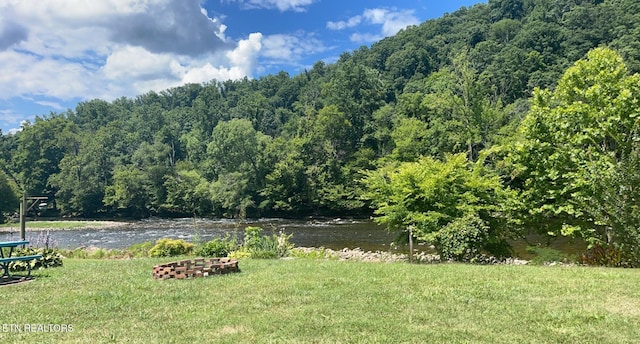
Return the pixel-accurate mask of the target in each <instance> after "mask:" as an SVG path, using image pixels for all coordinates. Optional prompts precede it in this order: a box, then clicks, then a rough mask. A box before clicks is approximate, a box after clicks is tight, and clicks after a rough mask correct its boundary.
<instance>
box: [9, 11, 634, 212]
mask: <svg viewBox="0 0 640 344" xmlns="http://www.w3.org/2000/svg"><path fill="white" fill-rule="evenodd" d="M638 13H640V2H638V1H634V0H615V1H614V0H609V1H598V0H590V1H580V0H495V1H494V0H491V1H489V3H488V4H478V5H475V6H473V7H470V8H462V9H460V10H458V11H456V12H454V13H451V14H446V15H444V16H443V17H441V18H439V19H435V20H430V21H427V22H425V23H423V24H421V25H419V26H414V27H409V28H407V29H405V30H403V31H401V32H400V33H398V34H397V35H396V36H394V37H390V38H386V39H384V40H382V41H380V42H378V43H375V44H374V45H372V46H371V47H362V48H360V49H358V50H357V51H353V52H350V53H349V52H345V53H344V54H343V55H342V56H341V57H340V58H339V60H338V61H337V62H336V63H332V64H325V63H323V62H317V63H316V64H315V65H314V66H313V68H311V69H310V70H307V71H304V72H303V73H300V74H299V75H295V76H290V75H288V74H287V73H285V72H281V73H279V74H276V75H269V76H265V77H261V78H259V79H243V80H237V81H216V80H212V81H211V82H209V83H207V84H188V85H184V86H182V87H177V88H172V89H168V90H165V91H162V92H159V93H156V92H150V93H147V94H143V95H140V96H137V97H135V98H124V97H123V98H119V99H116V100H114V101H111V102H107V101H104V100H100V99H95V100H90V101H86V102H82V103H80V104H78V106H77V107H76V108H75V109H73V110H68V111H66V112H61V113H51V114H48V115H43V116H41V117H38V118H36V120H35V121H34V122H33V123H29V124H26V125H24V127H23V130H22V131H21V132H19V133H17V134H14V135H7V134H5V135H0V167H1V169H0V170H1V171H2V172H0V192H1V195H2V197H1V198H2V199H1V200H0V210H2V211H3V212H5V213H8V212H13V211H14V210H16V208H17V205H18V202H17V196H16V195H20V194H21V193H22V191H21V189H20V188H23V190H24V192H26V194H28V195H38V196H40V195H44V196H48V197H49V198H50V201H49V206H50V207H53V208H54V210H55V211H57V212H59V214H60V215H74V216H99V215H109V216H113V215H119V216H134V217H140V216H149V215H156V214H157V215H197V216H302V215H318V214H324V215H338V214H339V215H345V214H347V215H370V214H371V213H372V211H373V210H372V209H378V208H379V206H380V204H379V202H380V200H377V201H373V200H372V197H371V196H369V197H363V196H366V194H367V190H366V188H367V186H366V185H367V184H366V183H363V182H362V181H363V178H365V177H366V176H368V175H369V174H368V173H369V172H368V171H374V170H376V169H378V168H382V167H383V166H389V165H394V164H395V165H399V164H400V163H407V162H416V161H419V160H420V159H424V158H421V157H429V158H430V159H436V160H442V159H444V158H445V157H446V156H448V154H457V153H462V154H464V155H465V156H466V158H467V160H468V161H469V162H471V163H475V162H477V161H479V159H481V158H482V159H484V157H485V155H486V154H484V153H483V152H487V150H488V149H491V148H492V147H494V146H496V145H498V144H506V143H507V142H511V141H510V140H517V138H516V137H515V136H514V134H515V133H516V128H518V127H519V126H520V124H521V122H522V119H523V118H524V117H525V115H526V114H527V113H528V112H529V109H530V97H531V95H532V91H533V90H534V89H535V88H536V87H540V88H543V89H550V90H553V89H554V88H555V86H556V84H557V83H558V81H559V80H560V78H561V76H562V75H563V73H564V72H565V70H567V68H569V67H570V66H571V65H572V64H573V63H574V62H575V61H577V60H579V59H583V58H585V56H586V54H587V52H588V51H590V50H591V49H593V48H596V47H600V46H606V47H608V48H611V49H612V50H615V51H616V52H617V53H618V54H619V55H620V56H621V57H622V58H623V59H624V62H625V64H626V67H627V68H628V71H629V73H634V72H638V71H639V70H640V16H638V15H637V14H638ZM0 134H1V133H0ZM492 159H493V160H492ZM489 160H490V161H487V162H486V163H485V164H486V165H487V166H489V167H491V168H492V169H494V170H495V171H497V172H496V173H498V174H499V175H500V176H501V177H500V178H501V180H502V181H503V182H506V183H514V180H515V179H513V178H511V177H509V176H512V174H513V173H514V171H513V170H509V169H508V168H505V167H504V164H501V161H502V160H501V157H500V156H499V155H497V156H496V155H493V158H491V159H489ZM421 161H422V160H421ZM501 168H502V169H501ZM510 186H513V187H516V186H517V185H515V184H514V185H510ZM371 202H374V203H376V206H372V203H371Z"/></svg>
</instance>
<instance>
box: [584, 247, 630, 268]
mask: <svg viewBox="0 0 640 344" xmlns="http://www.w3.org/2000/svg"><path fill="white" fill-rule="evenodd" d="M579 261H580V263H582V264H586V265H598V266H608V267H637V266H638V265H639V264H638V263H637V261H635V260H634V259H631V258H630V257H628V256H627V255H625V254H624V251H623V250H621V249H620V248H618V247H617V246H616V245H612V244H610V245H606V244H602V245H600V244H596V245H594V246H593V247H591V248H589V249H588V250H587V252H585V253H584V254H582V256H580V258H579Z"/></svg>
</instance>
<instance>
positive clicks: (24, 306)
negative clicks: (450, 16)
mask: <svg viewBox="0 0 640 344" xmlns="http://www.w3.org/2000/svg"><path fill="white" fill-rule="evenodd" d="M172 260H175V258H173V259H172V258H164V259H162V258H160V259H151V258H145V259H133V260H75V259H66V260H65V261H64V266H63V267H59V268H53V269H48V270H41V271H35V272H34V275H35V276H36V277H37V278H36V280H34V281H30V282H26V283H21V284H15V285H7V286H2V287H0V301H1V302H0V305H1V307H0V322H1V323H4V324H66V325H71V326H72V327H73V332H67V333H25V332H22V333H16V332H4V333H3V332H1V331H0V343H11V342H20V343H62V342H64V343H89V342H91V343H105V342H128V343H265V342H294V343H340V342H342V343H634V342H636V343H637V341H638V339H639V338H640V325H639V324H640V270H625V269H610V268H583V267H540V266H477V265H475V266H474V265H463V264H437V265H409V264H404V263H362V262H344V261H335V260H314V259H302V258H298V259H290V260H253V259H245V260H241V261H240V268H241V269H242V272H241V273H238V274H232V275H225V276H214V277H209V278H200V279H190V280H164V281H163V280H154V279H152V277H151V270H152V267H153V265H154V264H157V263H162V262H168V261H172Z"/></svg>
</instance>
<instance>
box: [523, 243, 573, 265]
mask: <svg viewBox="0 0 640 344" xmlns="http://www.w3.org/2000/svg"><path fill="white" fill-rule="evenodd" d="M526 250H527V252H528V253H531V254H533V255H534V257H533V258H532V259H530V260H529V264H533V265H544V264H547V263H553V262H559V263H570V262H572V261H574V260H575V257H574V258H571V257H569V256H567V254H565V253H563V252H561V251H559V250H556V249H553V248H551V247H545V246H528V247H527V248H526Z"/></svg>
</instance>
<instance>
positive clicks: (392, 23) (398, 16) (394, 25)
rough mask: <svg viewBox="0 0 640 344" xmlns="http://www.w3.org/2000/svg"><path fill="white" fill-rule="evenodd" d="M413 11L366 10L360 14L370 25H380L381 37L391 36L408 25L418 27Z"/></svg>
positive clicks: (418, 22)
mask: <svg viewBox="0 0 640 344" xmlns="http://www.w3.org/2000/svg"><path fill="white" fill-rule="evenodd" d="M413 13H414V10H401V11H397V10H388V9H382V8H374V9H366V10H365V11H364V13H363V14H362V15H363V16H364V17H365V18H366V19H367V20H368V21H369V22H370V23H372V24H382V35H383V36H385V37H387V36H393V35H395V34H396V33H398V31H400V30H401V29H404V28H405V27H407V26H409V25H418V24H420V20H419V19H418V18H417V17H416V16H414V15H413Z"/></svg>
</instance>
